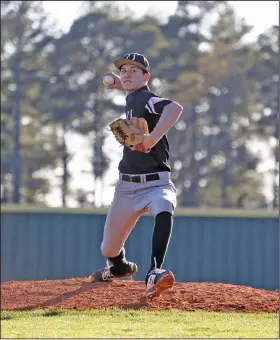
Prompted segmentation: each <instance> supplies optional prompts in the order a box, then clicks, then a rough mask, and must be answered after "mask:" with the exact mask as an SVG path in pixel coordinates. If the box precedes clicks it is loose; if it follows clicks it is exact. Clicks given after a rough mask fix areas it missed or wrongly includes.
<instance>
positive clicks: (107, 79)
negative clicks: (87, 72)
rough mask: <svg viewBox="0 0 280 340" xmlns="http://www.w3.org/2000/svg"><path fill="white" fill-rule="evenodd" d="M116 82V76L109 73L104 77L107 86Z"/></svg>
mask: <svg viewBox="0 0 280 340" xmlns="http://www.w3.org/2000/svg"><path fill="white" fill-rule="evenodd" d="M114 83H115V80H114V77H113V76H110V75H109V74H107V75H106V76H105V77H104V78H103V84H104V85H105V86H108V85H113V84H114Z"/></svg>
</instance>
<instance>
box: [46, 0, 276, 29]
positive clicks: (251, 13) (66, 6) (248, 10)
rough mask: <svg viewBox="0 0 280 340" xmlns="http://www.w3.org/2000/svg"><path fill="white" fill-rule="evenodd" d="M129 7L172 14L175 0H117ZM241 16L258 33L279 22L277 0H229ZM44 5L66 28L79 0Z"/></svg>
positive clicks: (73, 15) (141, 10) (73, 17)
mask: <svg viewBox="0 0 280 340" xmlns="http://www.w3.org/2000/svg"><path fill="white" fill-rule="evenodd" d="M118 2H119V3H122V4H124V5H125V6H128V7H129V8H131V9H132V10H133V11H134V13H135V15H137V16H139V15H142V14H144V13H146V12H150V11H155V10H156V12H157V13H159V14H160V13H163V14H164V15H168V14H172V13H174V11H175V8H176V1H163V2H162V1H118ZM229 2H230V3H231V4H232V5H233V6H234V8H235V10H236V12H237V14H238V15H239V16H240V17H241V18H245V20H246V22H247V23H248V24H250V25H253V26H254V29H253V31H254V33H255V34H259V33H261V32H262V31H263V30H264V29H265V28H267V27H269V26H271V25H274V24H279V2H278V1H229ZM43 4H44V7H45V9H46V10H47V11H49V12H50V14H51V15H52V16H53V17H54V18H55V19H57V21H58V23H59V26H60V27H61V28H62V29H63V30H67V29H68V28H69V27H70V25H71V23H72V21H73V19H75V18H76V17H77V16H78V15H79V13H78V10H79V6H80V1H43ZM163 4H164V5H163Z"/></svg>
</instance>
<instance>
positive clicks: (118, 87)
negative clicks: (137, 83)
mask: <svg viewBox="0 0 280 340" xmlns="http://www.w3.org/2000/svg"><path fill="white" fill-rule="evenodd" d="M107 75H109V76H112V77H113V78H114V81H115V82H114V84H112V85H107V87H106V88H107V89H109V90H120V91H124V88H123V86H122V83H121V78H120V77H119V76H118V75H116V74H115V73H114V72H106V73H104V74H103V78H104V77H105V76H107Z"/></svg>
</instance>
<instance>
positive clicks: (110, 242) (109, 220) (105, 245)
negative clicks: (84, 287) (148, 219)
mask: <svg viewBox="0 0 280 340" xmlns="http://www.w3.org/2000/svg"><path fill="white" fill-rule="evenodd" d="M118 189H119V188H118ZM118 189H116V191H115V196H114V199H113V202H112V204H111V206H110V208H109V211H108V214H107V217H106V222H105V226H104V232H103V241H102V244H101V252H102V255H103V256H104V257H107V258H108V260H109V261H110V262H111V263H112V266H107V267H106V268H104V269H100V270H98V271H97V272H95V273H93V274H92V275H91V276H90V278H89V279H90V281H92V282H93V281H99V282H100V281H111V280H112V279H114V278H117V277H123V276H132V275H133V274H135V272H136V271H137V266H136V264H135V263H132V262H129V261H127V259H126V256H125V248H124V243H125V241H126V239H127V237H128V235H129V233H130V232H131V230H132V229H133V228H134V226H135V224H136V222H137V220H138V219H139V217H140V216H141V214H143V212H141V211H137V209H136V208H135V207H134V206H133V204H132V201H131V197H130V196H129V194H128V193H127V192H126V191H122V190H118Z"/></svg>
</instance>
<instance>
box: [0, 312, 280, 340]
mask: <svg viewBox="0 0 280 340" xmlns="http://www.w3.org/2000/svg"><path fill="white" fill-rule="evenodd" d="M116 337H117V338H203V337H204V338H232V339H234V338H257V339H260V338H266V339H267V338H278V337H279V324H278V314H273V313H269V314H249V313H248V314H247V313H213V312H202V311H201V312H182V311H174V310H172V311H171V310H170V311H158V312H150V311H134V310H119V309H114V310H103V311H96V310H95V311H82V312H81V311H44V310H37V311H24V312H23V311H22V312H12V311H2V312H1V338H116Z"/></svg>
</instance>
